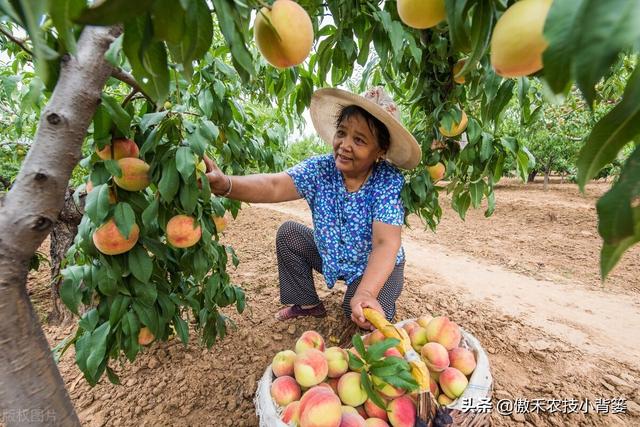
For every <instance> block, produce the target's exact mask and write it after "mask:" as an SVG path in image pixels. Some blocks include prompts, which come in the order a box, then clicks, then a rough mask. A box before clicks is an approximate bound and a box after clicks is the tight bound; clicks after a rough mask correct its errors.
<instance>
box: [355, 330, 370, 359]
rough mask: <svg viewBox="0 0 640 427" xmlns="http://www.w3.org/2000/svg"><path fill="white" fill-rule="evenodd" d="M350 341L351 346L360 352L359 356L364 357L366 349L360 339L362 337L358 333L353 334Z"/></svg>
mask: <svg viewBox="0 0 640 427" xmlns="http://www.w3.org/2000/svg"><path fill="white" fill-rule="evenodd" d="M351 343H352V344H353V347H354V348H355V349H356V351H357V352H358V354H360V356H361V357H365V358H366V354H367V350H366V349H365V347H364V342H363V341H362V337H361V336H360V335H358V334H355V335H354V336H353V338H352V339H351Z"/></svg>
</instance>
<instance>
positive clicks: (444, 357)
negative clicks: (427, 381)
mask: <svg viewBox="0 0 640 427" xmlns="http://www.w3.org/2000/svg"><path fill="white" fill-rule="evenodd" d="M420 354H421V355H422V360H424V363H425V364H426V365H427V368H429V370H430V371H434V372H442V371H443V370H444V368H447V367H448V366H449V353H448V352H447V349H446V348H444V346H443V345H442V344H440V343H437V342H428V343H426V344H425V345H424V346H423V347H422V349H421V350H420Z"/></svg>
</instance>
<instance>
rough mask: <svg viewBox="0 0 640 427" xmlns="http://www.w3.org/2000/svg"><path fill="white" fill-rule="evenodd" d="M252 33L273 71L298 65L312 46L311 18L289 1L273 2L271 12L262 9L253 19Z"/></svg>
mask: <svg viewBox="0 0 640 427" xmlns="http://www.w3.org/2000/svg"><path fill="white" fill-rule="evenodd" d="M253 32H254V37H255V40H256V45H257V46H258V50H259V51H260V53H261V54H262V56H264V59H266V60H267V62H268V63H269V64H271V65H273V66H274V67H277V68H288V67H292V66H294V65H298V64H300V63H301V62H302V61H304V60H305V58H306V57H307V56H309V52H311V47H312V45H313V25H312V24H311V18H309V15H308V14H307V12H306V11H305V10H304V9H303V8H302V6H300V5H299V4H298V3H296V2H294V1H291V0H276V1H275V2H274V3H273V4H272V5H271V9H269V8H266V7H263V8H262V10H261V11H260V12H258V14H257V16H256V20H255V24H254V29H253Z"/></svg>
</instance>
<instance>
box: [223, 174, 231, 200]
mask: <svg viewBox="0 0 640 427" xmlns="http://www.w3.org/2000/svg"><path fill="white" fill-rule="evenodd" d="M227 181H229V189H228V190H227V191H226V192H225V193H224V194H223V195H222V197H227V196H228V195H229V194H231V189H232V188H233V183H232V182H231V177H230V176H229V175H227Z"/></svg>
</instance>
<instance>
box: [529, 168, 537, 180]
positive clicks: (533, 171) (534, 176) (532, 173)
mask: <svg viewBox="0 0 640 427" xmlns="http://www.w3.org/2000/svg"><path fill="white" fill-rule="evenodd" d="M536 175H538V171H537V170H535V169H534V170H532V171H531V172H529V177H528V178H527V182H533V181H534V180H535V179H536Z"/></svg>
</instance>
